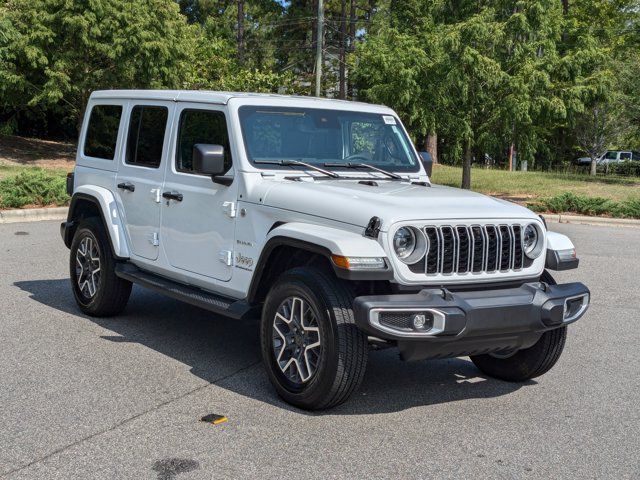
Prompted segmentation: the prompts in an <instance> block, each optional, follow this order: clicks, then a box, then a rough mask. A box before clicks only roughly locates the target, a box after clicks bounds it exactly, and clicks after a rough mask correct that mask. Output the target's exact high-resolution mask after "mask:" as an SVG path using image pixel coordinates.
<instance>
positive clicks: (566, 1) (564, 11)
mask: <svg viewBox="0 0 640 480" xmlns="http://www.w3.org/2000/svg"><path fill="white" fill-rule="evenodd" d="M562 14H563V15H564V16H565V17H566V16H567V15H569V0H562ZM561 39H562V43H567V40H568V35H567V29H566V27H565V28H563V29H562V37H561Z"/></svg>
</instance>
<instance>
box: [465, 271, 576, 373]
mask: <svg viewBox="0 0 640 480" xmlns="http://www.w3.org/2000/svg"><path fill="white" fill-rule="evenodd" d="M540 281H542V282H545V283H548V284H551V285H555V284H556V281H555V280H554V279H553V277H552V276H551V275H550V274H549V272H547V271H546V270H545V271H544V272H543V274H542V276H541V277H540ZM566 340H567V327H560V328H557V329H555V330H550V331H548V332H545V333H543V334H542V336H541V337H540V339H539V340H538V341H537V342H536V343H535V344H533V346H531V347H529V348H525V349H523V350H516V351H507V352H498V353H490V354H486V355H472V356H471V357H470V358H471V361H472V362H473V363H474V364H475V365H476V367H478V368H479V369H480V370H481V371H482V372H484V373H486V374H487V375H489V376H491V377H495V378H499V379H501V380H507V381H510V382H523V381H525V380H529V379H531V378H535V377H539V376H540V375H543V374H545V373H547V372H548V371H549V370H551V368H552V367H553V366H554V365H555V364H556V362H557V361H558V359H559V358H560V355H561V354H562V351H563V350H564V345H565V343H566Z"/></svg>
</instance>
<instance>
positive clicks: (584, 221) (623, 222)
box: [542, 213, 640, 228]
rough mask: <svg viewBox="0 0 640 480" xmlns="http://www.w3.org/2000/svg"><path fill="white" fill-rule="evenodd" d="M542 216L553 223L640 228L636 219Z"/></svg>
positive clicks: (639, 223)
mask: <svg viewBox="0 0 640 480" xmlns="http://www.w3.org/2000/svg"><path fill="white" fill-rule="evenodd" d="M542 216H543V217H544V218H545V220H546V221H547V222H553V223H573V224H578V225H596V226H601V227H635V228H640V220H638V219H635V218H609V217H587V216H582V215H567V214H564V213H561V214H557V213H549V214H547V213H543V214H542Z"/></svg>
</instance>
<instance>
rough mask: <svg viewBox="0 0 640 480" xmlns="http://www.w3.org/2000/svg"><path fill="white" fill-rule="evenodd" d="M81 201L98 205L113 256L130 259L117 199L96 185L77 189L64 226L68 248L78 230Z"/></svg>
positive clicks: (64, 235) (108, 191)
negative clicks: (77, 211)
mask: <svg viewBox="0 0 640 480" xmlns="http://www.w3.org/2000/svg"><path fill="white" fill-rule="evenodd" d="M81 201H88V202H91V203H93V204H94V205H96V207H97V208H98V211H99V212H100V217H101V220H102V224H103V225H104V227H105V230H106V231H107V236H108V237H109V241H110V243H111V249H112V251H113V255H114V257H115V258H117V259H128V258H129V256H130V255H129V246H128V244H127V239H126V237H125V229H124V226H123V221H122V219H121V217H120V213H119V211H118V207H117V203H116V199H115V197H114V195H113V193H111V191H110V190H108V189H106V188H104V187H99V186H96V185H90V186H89V185H82V186H80V187H77V188H76V189H75V191H74V194H73V197H72V198H71V204H70V205H69V213H68V216H67V222H66V224H63V225H64V231H65V233H63V237H64V241H65V244H66V245H67V247H69V246H70V245H71V241H72V239H73V233H74V232H75V229H76V228H77V222H76V209H77V206H78V204H79V202H81Z"/></svg>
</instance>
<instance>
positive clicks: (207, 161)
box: [193, 143, 226, 177]
mask: <svg viewBox="0 0 640 480" xmlns="http://www.w3.org/2000/svg"><path fill="white" fill-rule="evenodd" d="M225 171H226V170H225V168H224V147H223V146H222V145H209V144H206V143H196V144H195V145H194V146H193V172H194V173H200V174H203V175H211V176H212V177H215V176H217V175H222V174H223V173H224V172H225Z"/></svg>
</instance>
